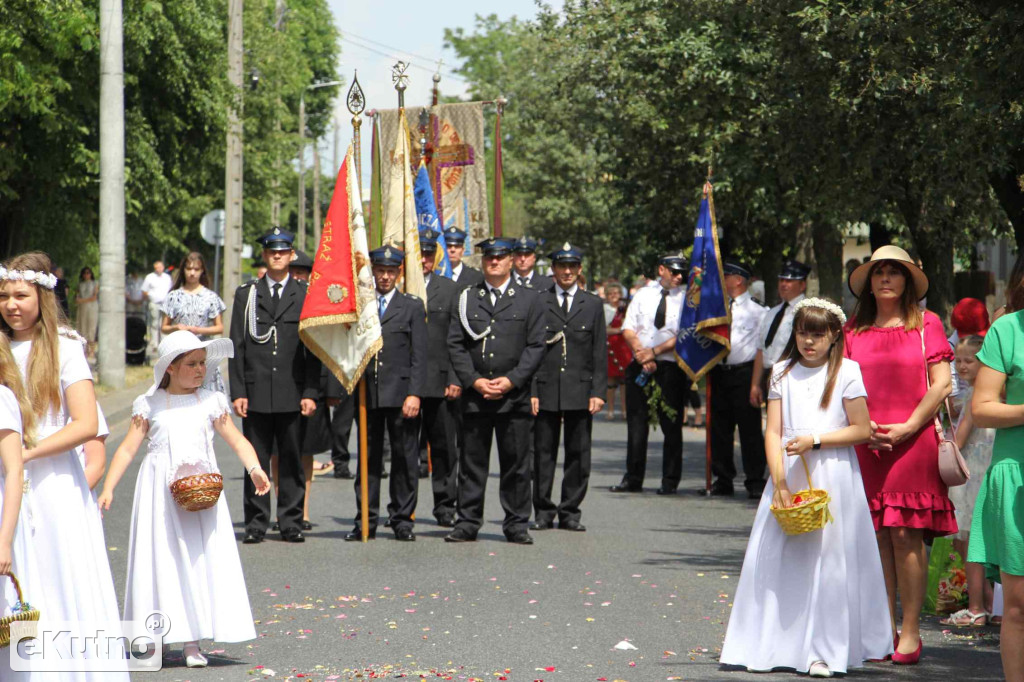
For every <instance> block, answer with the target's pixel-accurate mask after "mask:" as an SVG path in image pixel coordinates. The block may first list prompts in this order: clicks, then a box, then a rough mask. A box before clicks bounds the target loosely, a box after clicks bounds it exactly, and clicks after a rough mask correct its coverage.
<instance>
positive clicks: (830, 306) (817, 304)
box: [793, 298, 846, 324]
mask: <svg viewBox="0 0 1024 682" xmlns="http://www.w3.org/2000/svg"><path fill="white" fill-rule="evenodd" d="M801 308H823V309H825V310H827V311H829V312H830V313H832V314H833V315H835V316H836V317H838V318H839V324H846V313H844V312H843V309H842V308H840V307H839V306H837V305H836V304H835V303H833V302H832V301H829V300H828V299H825V298H805V299H804V300H802V301H800V302H799V303H797V304H796V306H795V307H794V308H793V310H795V311H799V310H800V309H801Z"/></svg>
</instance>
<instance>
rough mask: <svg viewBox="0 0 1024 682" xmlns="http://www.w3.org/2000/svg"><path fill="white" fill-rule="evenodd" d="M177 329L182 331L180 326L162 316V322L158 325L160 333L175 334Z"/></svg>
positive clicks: (167, 317)
mask: <svg viewBox="0 0 1024 682" xmlns="http://www.w3.org/2000/svg"><path fill="white" fill-rule="evenodd" d="M179 329H183V327H182V326H181V325H180V324H175V323H174V322H172V321H171V318H170V317H169V316H167V315H164V316H163V322H162V323H160V331H161V332H162V333H164V334H170V333H171V332H176V331H178V330H179Z"/></svg>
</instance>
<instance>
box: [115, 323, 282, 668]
mask: <svg viewBox="0 0 1024 682" xmlns="http://www.w3.org/2000/svg"><path fill="white" fill-rule="evenodd" d="M233 352H234V347H233V345H232V343H231V340H230V339H214V340H212V341H200V340H199V338H198V337H197V336H196V335H195V334H193V333H192V332H189V331H176V332H173V333H171V334H168V335H167V336H165V337H164V338H163V340H162V341H161V342H160V348H159V354H160V359H159V361H157V363H156V365H155V366H154V368H153V379H154V384H153V387H152V388H150V389H149V391H148V392H147V393H146V394H145V395H141V396H139V397H138V398H137V399H136V400H135V403H134V404H133V406H132V423H131V426H130V427H129V428H128V434H127V435H126V436H125V438H124V440H123V441H122V442H121V445H120V446H119V447H118V449H117V452H115V453H114V457H113V460H112V461H111V463H110V472H109V473H108V474H107V478H106V480H105V481H104V483H103V492H102V493H100V497H99V503H100V506H101V507H102V508H103V509H109V508H110V504H111V501H112V500H113V497H114V488H115V487H116V486H117V484H118V482H119V481H120V480H121V477H122V476H124V472H125V470H126V469H127V468H128V465H129V464H130V463H131V461H132V458H133V457H134V456H135V453H136V452H138V449H139V447H140V446H141V445H142V441H143V439H144V438H146V437H147V436H148V438H149V446H148V448H147V453H146V459H145V461H144V462H143V463H142V466H141V467H140V468H139V475H138V479H137V480H136V484H135V501H134V503H133V506H132V527H131V542H130V545H129V548H128V580H127V583H126V586H125V604H124V617H125V620H134V619H144V618H145V617H146V616H147V615H148V614H150V613H152V612H153V611H154V610H159V611H162V612H163V613H164V614H166V615H167V617H168V620H169V621H170V629H169V631H168V632H167V633H166V635H165V636H164V643H165V644H175V643H184V648H183V652H182V653H183V655H184V656H185V662H186V664H187V665H188V666H189V667H203V666H205V665H206V663H207V661H206V657H205V656H203V654H202V653H201V652H200V651H199V640H200V639H212V640H215V641H218V642H242V641H245V640H249V639H255V637H256V629H255V626H254V624H253V620H252V611H251V610H250V608H249V596H248V593H247V592H246V588H245V578H244V577H243V575H242V564H241V562H240V560H239V558H238V548H237V546H236V545H235V532H234V529H233V527H232V525H231V514H230V512H229V511H228V504H227V501H226V500H225V499H224V496H223V495H221V497H220V499H219V500H217V503H216V504H215V505H214V506H213V507H211V508H209V509H205V510H202V511H186V510H185V509H182V508H181V507H179V506H178V505H177V503H176V502H175V501H174V498H173V497H172V495H171V492H170V487H169V486H170V484H171V483H172V482H174V481H175V480H177V479H179V478H182V477H184V476H190V475H193V474H198V473H217V467H216V459H215V458H214V454H213V432H214V431H216V432H217V433H218V434H220V436H221V437H222V438H223V439H224V440H225V441H227V443H228V445H230V446H231V449H232V450H234V451H235V453H236V454H237V455H238V457H239V459H241V460H242V464H244V465H245V469H246V472H247V473H248V475H249V477H250V478H251V479H252V482H253V484H254V485H255V486H256V491H257V494H259V495H265V494H266V493H267V492H268V491H269V490H270V483H269V481H268V480H267V475H266V474H265V473H264V472H263V469H261V468H260V465H259V460H258V459H257V458H256V452H255V451H254V450H253V448H252V445H251V444H250V443H249V441H247V440H246V439H245V437H244V436H242V434H241V433H240V432H239V431H238V429H237V428H236V427H235V424H234V422H233V421H231V406H230V404H228V401H227V398H226V397H225V396H224V394H223V393H222V392H220V391H212V390H208V389H204V388H202V385H203V380H204V379H205V376H206V371H207V366H208V365H209V366H211V367H215V366H216V363H218V362H220V360H222V359H224V358H226V357H231V355H232V354H233Z"/></svg>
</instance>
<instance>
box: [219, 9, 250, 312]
mask: <svg viewBox="0 0 1024 682" xmlns="http://www.w3.org/2000/svg"><path fill="white" fill-rule="evenodd" d="M243 2H244V0H228V82H229V83H230V85H231V88H232V91H233V92H232V93H231V94H232V100H231V102H230V103H229V104H228V135H227V162H226V164H225V168H224V211H225V220H224V277H223V278H222V280H221V282H222V283H223V288H222V289H221V292H220V293H221V298H222V299H224V302H225V303H226V304H227V310H225V311H224V319H226V320H230V319H231V308H232V307H233V305H232V304H233V303H234V300H235V289H237V288H238V286H239V285H240V284H241V283H242V104H243V101H242V56H243V52H242V50H243V47H242V11H243Z"/></svg>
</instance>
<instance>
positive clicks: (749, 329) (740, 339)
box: [725, 291, 768, 366]
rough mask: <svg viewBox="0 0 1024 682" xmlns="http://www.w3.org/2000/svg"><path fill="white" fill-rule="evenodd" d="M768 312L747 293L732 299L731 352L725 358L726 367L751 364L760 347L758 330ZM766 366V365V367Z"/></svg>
mask: <svg viewBox="0 0 1024 682" xmlns="http://www.w3.org/2000/svg"><path fill="white" fill-rule="evenodd" d="M767 313H768V310H767V309H766V308H765V307H764V306H762V305H760V304H759V303H758V302H757V301H755V300H754V298H753V297H752V296H751V295H750V292H749V291H744V292H743V293H742V294H740V295H739V296H737V297H736V298H735V299H733V302H732V326H731V327H729V342H730V344H731V348H732V350H730V351H729V355H728V356H727V357H726V358H725V364H727V365H742V364H743V363H745V362H752V361H753V360H754V357H755V356H756V355H757V349H758V348H760V347H761V337H760V335H759V334H758V329H759V328H760V326H761V320H762V319H763V318H764V316H765V315H766V314H767ZM765 366H767V363H766V365H765Z"/></svg>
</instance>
